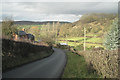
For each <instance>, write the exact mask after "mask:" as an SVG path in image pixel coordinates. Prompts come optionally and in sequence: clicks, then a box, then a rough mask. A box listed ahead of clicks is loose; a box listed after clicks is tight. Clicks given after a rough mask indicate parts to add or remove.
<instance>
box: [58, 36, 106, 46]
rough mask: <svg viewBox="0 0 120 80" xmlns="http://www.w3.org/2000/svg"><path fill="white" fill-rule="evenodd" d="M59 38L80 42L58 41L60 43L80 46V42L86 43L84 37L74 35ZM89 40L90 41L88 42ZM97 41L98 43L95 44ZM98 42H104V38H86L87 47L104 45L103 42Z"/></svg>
mask: <svg viewBox="0 0 120 80" xmlns="http://www.w3.org/2000/svg"><path fill="white" fill-rule="evenodd" d="M58 40H73V41H78V42H70V41H58V43H67V44H68V45H69V46H78V45H80V44H83V43H84V37H73V38H59V39H58ZM87 42H89V43H87ZM95 43H96V44H95ZM97 43H103V39H102V38H96V37H93V38H86V47H87V48H89V47H92V46H94V47H104V46H103V45H101V44H97Z"/></svg>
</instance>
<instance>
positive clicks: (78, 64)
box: [62, 52, 99, 78]
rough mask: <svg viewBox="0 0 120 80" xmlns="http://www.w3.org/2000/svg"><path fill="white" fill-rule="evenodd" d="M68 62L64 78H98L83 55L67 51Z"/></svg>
mask: <svg viewBox="0 0 120 80" xmlns="http://www.w3.org/2000/svg"><path fill="white" fill-rule="evenodd" d="M67 56H68V62H67V65H66V67H65V70H64V73H63V75H62V78H98V77H99V76H98V75H97V73H96V72H90V69H89V68H88V67H87V63H86V62H85V59H84V57H83V56H79V55H76V54H74V53H72V52H67Z"/></svg>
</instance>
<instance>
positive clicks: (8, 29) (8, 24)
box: [2, 18, 17, 38]
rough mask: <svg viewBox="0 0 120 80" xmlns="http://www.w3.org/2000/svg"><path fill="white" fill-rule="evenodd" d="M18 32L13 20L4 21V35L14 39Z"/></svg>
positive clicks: (6, 19)
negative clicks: (14, 34)
mask: <svg viewBox="0 0 120 80" xmlns="http://www.w3.org/2000/svg"><path fill="white" fill-rule="evenodd" d="M16 31H17V28H16V27H15V26H14V21H13V20H12V19H11V18H5V19H4V20H3V21H2V34H3V35H5V36H8V37H9V38H12V36H13V33H15V32H16Z"/></svg>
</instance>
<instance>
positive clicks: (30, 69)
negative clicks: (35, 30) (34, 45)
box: [2, 48, 67, 78]
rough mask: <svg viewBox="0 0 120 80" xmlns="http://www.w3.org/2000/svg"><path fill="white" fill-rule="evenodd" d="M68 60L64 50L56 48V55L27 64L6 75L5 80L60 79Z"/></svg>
mask: <svg viewBox="0 0 120 80" xmlns="http://www.w3.org/2000/svg"><path fill="white" fill-rule="evenodd" d="M66 61H67V58H66V54H65V52H64V51H63V50H61V49H57V48H54V53H53V54H52V55H51V56H50V57H48V58H45V59H42V60H39V61H36V62H32V63H30V64H26V65H24V66H22V67H18V68H16V69H13V70H11V71H8V72H6V73H3V74H2V76H3V78H59V77H60V75H61V73H62V71H63V68H64V66H65V64H66Z"/></svg>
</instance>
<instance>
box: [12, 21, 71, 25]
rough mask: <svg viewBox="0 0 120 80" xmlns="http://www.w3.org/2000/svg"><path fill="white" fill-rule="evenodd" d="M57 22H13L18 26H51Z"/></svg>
mask: <svg viewBox="0 0 120 80" xmlns="http://www.w3.org/2000/svg"><path fill="white" fill-rule="evenodd" d="M57 22H58V21H43V22H34V21H15V22H14V23H15V24H18V25H43V24H47V23H50V24H53V23H57ZM59 23H61V24H64V23H70V22H59Z"/></svg>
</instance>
